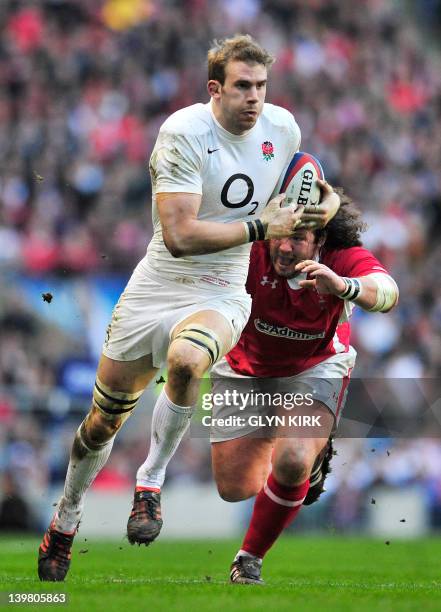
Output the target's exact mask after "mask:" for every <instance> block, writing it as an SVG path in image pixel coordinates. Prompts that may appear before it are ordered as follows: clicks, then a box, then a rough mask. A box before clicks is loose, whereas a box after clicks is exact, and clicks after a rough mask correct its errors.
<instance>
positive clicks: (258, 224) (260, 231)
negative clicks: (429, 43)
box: [254, 219, 265, 240]
mask: <svg viewBox="0 0 441 612" xmlns="http://www.w3.org/2000/svg"><path fill="white" fill-rule="evenodd" d="M254 223H255V224H256V230H257V240H265V228H264V227H263V223H262V221H261V220H260V219H256V221H254Z"/></svg>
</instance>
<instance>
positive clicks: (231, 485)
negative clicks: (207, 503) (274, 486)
mask: <svg viewBox="0 0 441 612" xmlns="http://www.w3.org/2000/svg"><path fill="white" fill-rule="evenodd" d="M262 486H263V482H261V481H260V480H259V481H257V480H253V479H248V480H246V481H245V480H244V481H242V480H240V479H238V478H231V479H222V480H218V482H217V490H218V492H219V495H220V497H221V498H222V499H223V500H224V501H227V502H239V501H243V500H244V499H249V498H250V497H253V496H254V495H257V493H258V492H259V491H260V489H261V488H262Z"/></svg>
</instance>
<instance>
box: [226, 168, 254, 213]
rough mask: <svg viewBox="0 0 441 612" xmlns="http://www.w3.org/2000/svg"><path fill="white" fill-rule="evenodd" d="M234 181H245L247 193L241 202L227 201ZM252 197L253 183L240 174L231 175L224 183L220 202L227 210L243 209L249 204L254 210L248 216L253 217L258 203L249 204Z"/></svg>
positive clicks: (247, 177)
mask: <svg viewBox="0 0 441 612" xmlns="http://www.w3.org/2000/svg"><path fill="white" fill-rule="evenodd" d="M235 181H245V183H246V185H247V187H248V191H247V193H246V195H245V197H244V199H243V200H242V201H241V202H230V200H229V199H228V192H229V190H230V187H231V185H232V184H233V183H234V182H235ZM253 195H254V183H253V181H252V180H251V178H250V177H249V176H247V175H246V174H240V173H239V174H233V176H230V178H229V179H228V180H227V181H226V183H225V185H224V186H223V188H222V193H221V202H222V204H223V205H224V206H226V207H227V208H243V207H244V206H246V205H247V204H250V203H251V206H254V208H253V209H252V210H251V211H250V212H249V213H248V214H249V215H254V212H255V210H256V208H257V207H258V206H259V202H257V201H254V202H251V200H252V199H253Z"/></svg>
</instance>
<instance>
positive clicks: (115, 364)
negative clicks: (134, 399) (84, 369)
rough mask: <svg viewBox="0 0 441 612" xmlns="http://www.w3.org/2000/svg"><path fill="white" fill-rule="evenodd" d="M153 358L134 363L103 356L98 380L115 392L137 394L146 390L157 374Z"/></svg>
mask: <svg viewBox="0 0 441 612" xmlns="http://www.w3.org/2000/svg"><path fill="white" fill-rule="evenodd" d="M157 371H158V368H155V367H153V363H152V356H151V355H144V356H142V357H139V358H138V359H134V360H132V361H117V360H115V359H111V358H110V357H107V356H106V355H104V354H102V355H101V358H100V361H99V364H98V370H97V378H98V379H99V380H100V381H101V382H102V383H103V384H104V385H105V386H106V387H108V388H110V389H112V390H113V391H119V392H126V393H136V392H137V391H141V390H143V389H145V387H146V386H147V385H148V384H149V382H150V381H151V380H152V378H153V377H154V376H155V374H156V373H157Z"/></svg>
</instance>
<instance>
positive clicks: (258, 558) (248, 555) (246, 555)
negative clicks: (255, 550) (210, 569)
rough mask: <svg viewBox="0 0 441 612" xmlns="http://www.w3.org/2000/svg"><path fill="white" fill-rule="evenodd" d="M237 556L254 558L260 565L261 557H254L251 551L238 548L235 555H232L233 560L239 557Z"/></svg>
mask: <svg viewBox="0 0 441 612" xmlns="http://www.w3.org/2000/svg"><path fill="white" fill-rule="evenodd" d="M239 557H251V558H252V559H256V561H259V562H260V565H262V559H261V558H260V557H256V556H255V555H252V554H251V553H249V552H247V551H246V550H242V549H240V550H239V551H238V553H237V555H236V556H235V557H234V560H235V561H237V560H238V559H239Z"/></svg>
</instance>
